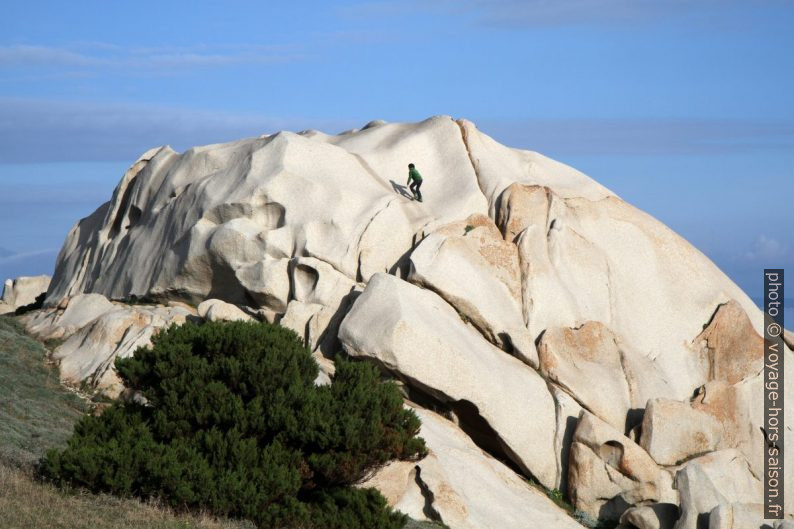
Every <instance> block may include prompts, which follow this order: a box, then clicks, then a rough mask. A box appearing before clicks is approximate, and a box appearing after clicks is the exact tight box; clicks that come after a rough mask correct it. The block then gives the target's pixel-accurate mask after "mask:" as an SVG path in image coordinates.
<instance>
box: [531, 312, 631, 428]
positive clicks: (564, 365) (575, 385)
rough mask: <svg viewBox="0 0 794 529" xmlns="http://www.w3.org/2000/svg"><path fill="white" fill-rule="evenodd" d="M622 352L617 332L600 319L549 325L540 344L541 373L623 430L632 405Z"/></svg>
mask: <svg viewBox="0 0 794 529" xmlns="http://www.w3.org/2000/svg"><path fill="white" fill-rule="evenodd" d="M622 354H623V353H622V352H621V351H620V349H619V348H618V346H617V343H616V342H615V337H614V335H613V334H612V333H611V332H610V331H609V329H607V328H606V327H605V326H604V325H603V324H601V323H598V322H587V323H585V324H584V325H582V326H581V327H578V328H575V329H570V328H554V329H549V330H547V331H546V332H544V333H543V336H542V337H541V339H540V343H539V346H538V356H539V358H540V371H541V373H543V375H544V376H545V377H546V378H548V379H549V380H551V381H553V382H554V383H555V384H557V385H559V386H561V387H562V388H565V389H566V390H567V391H568V392H569V393H570V394H572V395H576V396H577V398H578V400H579V402H580V403H581V404H582V405H584V406H585V407H586V408H587V409H588V410H590V411H591V412H592V413H594V414H595V415H596V416H598V417H600V418H601V419H603V420H604V421H606V422H608V423H609V424H610V425H612V427H614V428H616V429H617V430H619V431H623V430H624V429H625V428H626V415H627V414H628V411H629V409H630V408H631V395H630V391H629V384H628V381H627V379H626V373H625V372H624V369H623V362H622V361H621V356H622ZM594 381H598V382H597V383H593V382H594Z"/></svg>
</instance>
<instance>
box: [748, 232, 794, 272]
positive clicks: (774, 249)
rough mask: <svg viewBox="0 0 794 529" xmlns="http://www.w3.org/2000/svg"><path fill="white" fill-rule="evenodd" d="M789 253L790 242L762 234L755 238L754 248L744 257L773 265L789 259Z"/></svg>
mask: <svg viewBox="0 0 794 529" xmlns="http://www.w3.org/2000/svg"><path fill="white" fill-rule="evenodd" d="M789 255H790V254H789V246H788V244H786V243H783V242H780V241H778V240H776V239H773V238H771V237H767V236H766V235H763V234H762V235H759V236H758V238H757V239H756V240H755V242H754V243H753V247H752V249H750V250H749V251H747V252H745V253H744V255H743V256H742V257H743V258H744V259H745V260H747V261H752V262H761V263H764V264H765V265H768V266H770V267H771V266H775V265H776V263H780V262H782V261H783V260H784V259H787V258H788V257H789Z"/></svg>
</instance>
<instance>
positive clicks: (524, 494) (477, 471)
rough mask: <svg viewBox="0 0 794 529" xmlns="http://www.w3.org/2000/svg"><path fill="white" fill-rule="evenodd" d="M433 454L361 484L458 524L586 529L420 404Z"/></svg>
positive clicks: (398, 504)
mask: <svg viewBox="0 0 794 529" xmlns="http://www.w3.org/2000/svg"><path fill="white" fill-rule="evenodd" d="M415 411H416V412H417V414H418V415H419V418H420V419H421V420H422V429H421V431H420V435H421V436H422V438H423V439H424V440H425V442H426V443H427V447H428V452H429V453H428V456H427V457H425V458H424V459H422V460H421V461H417V462H402V461H399V462H394V463H391V464H389V465H387V466H386V467H385V468H383V469H381V470H379V471H378V473H377V474H375V476H373V477H372V478H371V479H369V480H368V481H366V482H365V483H363V484H362V486H367V487H375V488H377V489H379V490H380V491H381V492H382V493H383V494H384V496H386V499H387V500H388V502H389V504H390V505H391V506H392V507H395V508H397V509H399V510H401V511H402V512H405V513H406V514H409V515H410V516H411V517H412V518H414V519H418V520H435V521H441V522H443V523H445V524H447V526H449V527H454V528H455V529H491V528H493V529H497V528H507V527H509V528H511V529H533V528H535V527H553V528H555V529H566V528H569V529H576V528H578V529H581V527H582V526H581V525H579V524H578V523H577V522H576V521H575V520H574V519H573V518H571V517H570V516H569V515H568V514H567V513H566V512H565V511H563V510H562V509H561V508H560V507H558V506H557V505H556V504H555V503H554V502H552V501H551V500H550V499H549V498H548V496H547V495H546V494H544V493H543V492H542V491H540V490H538V489H537V488H535V487H533V486H532V485H530V484H529V483H527V482H526V481H525V480H523V479H521V478H519V477H518V476H517V475H516V474H515V473H514V472H513V471H511V470H510V469H509V468H508V467H507V466H505V465H504V464H503V463H501V462H499V461H497V460H496V459H494V458H493V457H491V456H490V455H488V454H487V453H485V452H483V451H482V450H481V449H479V448H478V447H477V446H476V445H475V444H474V443H472V441H471V439H469V437H468V436H467V435H466V434H465V433H464V432H462V431H461V430H460V429H459V428H457V427H456V426H455V425H454V424H453V423H452V422H450V421H448V420H446V419H444V418H443V417H441V416H439V415H437V414H435V413H433V412H431V411H428V410H423V409H418V408H415Z"/></svg>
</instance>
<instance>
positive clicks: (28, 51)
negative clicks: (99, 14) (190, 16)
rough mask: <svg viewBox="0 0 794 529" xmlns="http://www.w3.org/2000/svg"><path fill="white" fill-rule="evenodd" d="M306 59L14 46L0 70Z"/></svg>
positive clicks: (256, 52)
mask: <svg viewBox="0 0 794 529" xmlns="http://www.w3.org/2000/svg"><path fill="white" fill-rule="evenodd" d="M305 57H306V54H305V53H304V52H301V51H300V50H299V49H298V48H296V47H294V46H282V45H228V44H227V45H217V46H191V47H146V48H144V47H124V46H117V45H114V44H108V43H101V42H93V43H83V44H74V45H67V46H47V45H28V44H11V45H3V46H0V66H4V67H6V68H14V67H16V68H30V67H48V68H64V69H67V70H70V71H74V70H80V71H84V70H89V71H93V70H96V71H104V70H116V71H125V72H128V73H133V74H134V73H136V72H146V73H152V72H161V73H173V70H174V69H175V68H176V69H192V68H196V67H219V66H226V65H233V64H258V63H274V62H291V61H296V60H301V59H303V58H305Z"/></svg>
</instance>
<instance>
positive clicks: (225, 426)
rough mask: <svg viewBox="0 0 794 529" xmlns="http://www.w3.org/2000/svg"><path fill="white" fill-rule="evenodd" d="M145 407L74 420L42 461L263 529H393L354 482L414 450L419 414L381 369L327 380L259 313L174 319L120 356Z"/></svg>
mask: <svg viewBox="0 0 794 529" xmlns="http://www.w3.org/2000/svg"><path fill="white" fill-rule="evenodd" d="M116 367H117V370H118V373H119V375H120V376H121V378H122V379H123V380H124V383H125V385H127V386H128V387H130V388H134V389H137V390H140V391H141V392H142V393H143V395H144V396H145V397H146V399H147V401H148V404H147V405H145V406H144V405H140V404H134V403H129V402H128V403H121V402H117V403H114V404H113V405H112V406H110V407H109V408H107V409H106V410H105V411H104V413H102V415H100V416H99V417H91V416H87V417H84V418H83V419H82V420H81V421H80V422H79V423H78V424H77V425H76V427H75V432H74V435H73V436H72V437H71V439H70V440H69V441H68V444H67V447H66V448H65V449H64V450H62V451H58V450H53V451H50V452H49V453H48V454H47V456H46V457H45V458H44V459H43V460H42V464H41V470H42V473H43V474H44V475H45V476H46V477H48V478H49V479H52V480H53V481H55V482H57V483H64V484H71V485H76V486H80V487H84V488H87V489H89V490H91V491H95V492H98V491H105V492H111V493H114V494H117V495H122V496H130V495H134V496H138V497H142V498H159V499H161V500H162V501H164V502H167V503H169V504H170V505H172V506H174V507H177V508H184V507H188V508H191V507H192V508H199V509H208V510H210V511H211V512H213V513H214V514H217V515H224V516H234V517H241V518H247V519H249V520H253V521H254V522H256V523H257V524H258V525H259V526H261V527H323V528H340V529H342V528H345V529H355V528H362V529H363V528H367V529H378V528H395V529H396V528H400V527H402V526H403V525H404V524H405V522H406V517H405V516H404V515H402V514H400V513H397V512H394V511H392V510H391V509H389V508H388V506H387V505H386V502H385V500H384V498H383V497H382V496H381V495H380V493H378V492H377V491H375V490H374V489H360V488H353V487H351V486H350V485H351V484H354V483H356V482H357V481H359V480H361V479H362V478H363V477H365V476H366V475H367V473H368V472H369V471H371V470H372V469H373V468H375V467H377V466H379V465H381V464H383V463H385V462H387V461H388V460H390V459H395V458H401V459H410V458H417V457H421V456H423V455H424V454H425V452H426V449H425V446H424V442H423V441H422V440H421V439H420V438H418V437H416V434H417V432H418V430H419V419H418V418H417V416H416V415H415V414H414V413H413V412H411V411H409V410H405V409H404V408H403V406H402V397H401V396H400V393H399V391H398V389H397V387H396V386H395V385H394V384H392V383H382V382H381V381H380V379H379V375H378V372H377V370H376V369H375V368H374V367H373V366H371V365H369V364H364V363H356V362H350V361H347V360H343V359H339V360H338V361H337V364H336V375H335V377H334V380H333V383H332V384H330V385H327V386H315V385H314V380H315V378H316V377H317V374H318V367H317V364H316V362H315V361H314V359H313V358H312V357H311V354H310V353H309V351H308V350H307V349H305V348H304V347H303V345H302V343H301V341H300V339H299V338H298V337H297V336H296V335H295V334H294V333H293V332H292V331H290V330H288V329H285V328H282V327H278V326H274V325H269V324H260V323H255V322H245V323H243V322H218V323H205V324H201V325H196V324H185V325H183V326H179V327H176V326H175V327H171V328H169V329H168V330H167V331H164V332H162V333H160V334H159V335H157V336H156V337H155V338H154V339H153V345H152V347H150V348H142V349H139V350H138V351H137V352H136V354H135V356H134V357H132V358H128V359H123V360H117V362H116Z"/></svg>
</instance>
